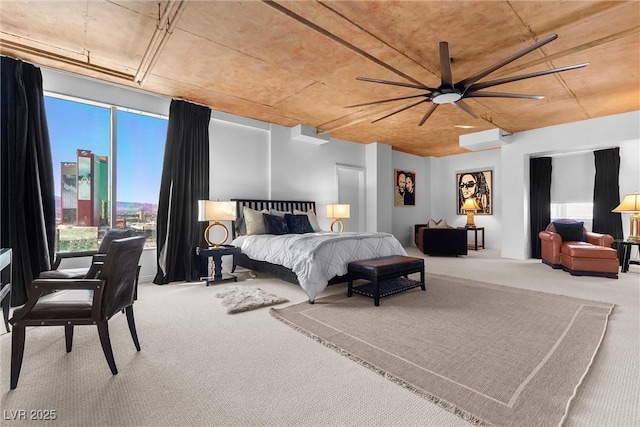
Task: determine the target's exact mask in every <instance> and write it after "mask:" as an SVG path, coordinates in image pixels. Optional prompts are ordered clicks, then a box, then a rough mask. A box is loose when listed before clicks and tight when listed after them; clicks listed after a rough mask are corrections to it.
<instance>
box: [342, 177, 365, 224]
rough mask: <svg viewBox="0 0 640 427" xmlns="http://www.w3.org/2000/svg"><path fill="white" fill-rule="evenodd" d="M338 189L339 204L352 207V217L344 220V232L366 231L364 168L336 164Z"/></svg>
mask: <svg viewBox="0 0 640 427" xmlns="http://www.w3.org/2000/svg"><path fill="white" fill-rule="evenodd" d="M336 187H337V188H336V194H337V199H338V203H341V204H349V205H350V207H351V214H350V217H349V218H344V219H342V222H343V223H344V231H365V230H366V215H365V212H366V211H365V176H364V168H362V167H359V166H350V165H341V164H336Z"/></svg>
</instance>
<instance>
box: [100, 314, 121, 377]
mask: <svg viewBox="0 0 640 427" xmlns="http://www.w3.org/2000/svg"><path fill="white" fill-rule="evenodd" d="M97 326H98V335H100V344H102V351H103V352H104V357H106V359H107V363H108V364H109V368H110V369H111V373H112V374H113V375H117V374H118V369H117V368H116V361H115V360H114V358H113V350H112V349H111V339H110V338H109V326H108V325H107V321H106V320H104V321H101V322H98V325H97Z"/></svg>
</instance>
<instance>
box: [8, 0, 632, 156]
mask: <svg viewBox="0 0 640 427" xmlns="http://www.w3.org/2000/svg"><path fill="white" fill-rule="evenodd" d="M639 6H640V2H637V1H628V2H620V1H612V2H603V1H584V2H583V1H486V2H483V1H468V2H467V1H453V2H452V1H399V2H396V1H314V2H312V1H304V2H302V1H300V2H297V1H291V2H286V1H278V2H260V1H248V2H239V1H175V2H173V3H171V2H167V1H163V2H160V3H158V2H150V1H119V0H115V1H104V0H86V1H56V0H49V1H3V2H0V16H1V18H0V53H1V54H3V55H7V56H11V57H15V58H20V59H23V60H25V61H29V62H32V63H34V64H37V65H42V66H47V67H50V68H54V69H59V70H66V71H70V72H73V73H77V74H81V75H86V76H90V77H94V78H98V79H101V80H104V81H109V82H115V83H118V84H122V85H125V86H129V87H134V88H141V89H143V90H146V91H150V92H154V93H158V94H162V95H166V96H169V97H175V98H181V99H186V100H190V101H193V102H196V103H200V104H204V105H207V106H210V107H211V108H213V109H216V110H220V111H225V112H229V113H233V114H237V115H241V116H245V117H251V118H254V119H258V120H263V121H267V122H272V123H276V124H279V125H283V126H289V127H290V126H295V125H297V124H299V123H303V124H306V125H310V126H314V127H316V128H318V129H320V130H321V131H325V132H329V133H330V134H331V136H333V137H337V138H341V139H345V140H349V141H354V142H359V143H371V142H382V143H386V144H389V145H391V146H393V148H394V149H395V150H400V151H404V152H407V153H413V154H416V155H420V156H445V155H450V154H456V153H463V152H465V151H466V150H464V149H462V148H460V147H459V146H458V136H459V135H461V134H464V133H470V132H477V131H481V130H486V129H491V128H494V127H500V128H502V129H505V130H506V131H507V132H511V133H513V132H520V131H524V130H528V129H533V128H540V127H545V126H552V125H557V124H562V123H567V122H572V121H577V120H585V119H590V118H595V117H600V116H605V115H610V114H617V113H623V112H628V111H635V110H639V109H640V105H639V104H640V78H639V75H640V73H639V68H640V36H639V32H638V29H639V27H640V22H639V21H640V10H639ZM167 7H169V11H168V13H167V16H168V23H167V24H165V25H163V21H162V20H161V17H162V15H163V12H164V11H165V9H166V8H167ZM176 14H177V16H175V15H176ZM158 26H160V27H162V30H161V31H158V37H157V38H156V40H157V41H156V43H155V45H156V47H157V45H158V44H160V41H161V40H162V39H163V37H165V38H166V40H165V43H164V45H163V46H162V48H161V49H160V50H159V53H158V55H157V58H156V59H155V60H153V61H146V62H147V63H149V62H151V64H150V66H149V67H143V68H142V70H140V72H139V69H140V66H141V62H142V60H143V57H144V55H145V52H146V50H147V47H148V46H149V45H150V43H151V41H152V39H153V38H154V32H155V30H156V28H157V27H158ZM551 33H556V34H558V39H557V40H556V41H553V42H551V43H549V44H547V45H545V46H543V47H541V48H540V49H537V50H535V51H533V52H531V53H529V54H527V55H525V56H524V57H522V58H520V59H518V60H516V61H515V62H512V63H511V64H509V65H507V66H505V67H504V68H501V69H499V70H498V71H496V72H494V73H492V74H490V75H489V76H487V77H485V78H484V80H493V79H495V78H500V77H506V76H512V75H517V74H524V73H531V72H536V71H541V70H545V69H551V68H554V67H561V66H566V65H572V64H578V63H582V62H589V63H590V64H589V66H588V67H586V68H582V69H578V70H571V71H567V72H564V73H561V74H553V75H547V76H542V77H536V78H533V79H527V80H521V81H518V82H512V83H508V84H505V85H501V86H498V87H495V88H491V90H493V91H497V92H513V93H524V94H534V95H544V97H545V98H544V99H543V100H522V99H506V98H470V99H466V100H465V102H466V103H467V104H468V105H469V106H470V107H471V108H472V109H473V110H474V111H475V112H476V113H477V114H478V115H479V116H480V117H479V118H473V117H472V116H470V115H468V114H467V113H465V112H464V111H462V110H460V109H458V108H456V107H455V106H454V105H451V104H445V105H440V106H439V107H438V109H437V110H436V111H435V112H434V114H433V115H432V116H431V117H430V118H429V119H428V120H427V121H426V123H425V124H424V125H423V126H418V123H419V122H420V119H421V118H422V117H423V115H424V113H425V112H426V110H427V109H428V108H429V106H430V105H431V103H422V104H420V105H419V106H416V107H414V108H411V109H408V110H406V111H404V112H401V113H398V114H395V115H393V116H391V117H389V118H386V119H384V120H381V121H379V122H376V123H371V121H372V120H374V119H376V118H379V117H381V116H383V115H385V114H387V113H389V112H392V111H394V110H395V109H398V108H400V107H402V106H404V105H407V104H408V103H411V102H415V101H414V100H400V101H396V102H392V103H385V104H378V105H372V106H365V107H357V108H345V107H346V106H348V105H353V104H360V103H366V102H370V101H376V100H380V99H385V98H394V97H402V96H409V95H414V94H417V93H420V92H419V91H417V90H416V89H412V88H406V87H400V86H391V85H383V84H376V83H370V82H364V81H359V80H356V77H358V76H364V77H371V78H376V79H384V80H393V81H401V82H408V80H406V79H405V78H403V77H402V76H403V75H404V76H409V77H410V78H411V79H414V80H418V81H420V82H422V83H423V84H425V85H427V86H431V87H437V86H439V85H440V66H439V53H438V43H439V42H440V41H443V40H444V41H447V42H448V43H449V48H450V54H451V57H452V72H453V80H454V81H458V80H461V79H463V78H466V77H468V76H469V75H472V74H474V73H476V72H478V71H480V70H482V69H484V68H485V67H488V66H490V65H492V64H493V63H495V62H497V61H499V60H501V59H503V58H505V57H507V56H509V55H511V54H513V53H515V52H517V51H519V50H521V49H523V48H525V47H527V46H529V45H531V44H533V43H535V42H536V41H538V40H540V39H542V38H543V37H545V36H547V35H549V34H551ZM153 51H154V49H152V55H151V56H153ZM146 68H149V70H148V72H146V76H145V77H144V79H143V81H142V82H135V81H134V77H135V76H136V74H141V75H144V74H145V73H144V72H145V70H146Z"/></svg>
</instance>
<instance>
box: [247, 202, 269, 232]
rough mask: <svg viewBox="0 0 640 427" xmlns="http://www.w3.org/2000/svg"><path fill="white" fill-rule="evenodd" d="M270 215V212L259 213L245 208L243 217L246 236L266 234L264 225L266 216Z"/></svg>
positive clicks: (264, 210)
mask: <svg viewBox="0 0 640 427" xmlns="http://www.w3.org/2000/svg"><path fill="white" fill-rule="evenodd" d="M268 213H269V211H268V210H266V209H263V210H262V211H257V210H255V209H251V208H248V207H246V206H245V207H244V209H243V216H244V226H245V227H246V234H266V233H267V229H266V227H265V224H264V215H265V214H268Z"/></svg>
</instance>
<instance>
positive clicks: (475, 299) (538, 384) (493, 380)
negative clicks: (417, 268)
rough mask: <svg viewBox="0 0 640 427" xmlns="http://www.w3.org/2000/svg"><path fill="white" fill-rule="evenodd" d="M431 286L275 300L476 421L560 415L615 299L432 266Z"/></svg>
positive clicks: (333, 342)
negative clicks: (451, 273)
mask: <svg viewBox="0 0 640 427" xmlns="http://www.w3.org/2000/svg"><path fill="white" fill-rule="evenodd" d="M425 282H426V283H427V292H423V291H420V290H419V289H413V290H410V291H405V292H403V293H399V294H395V295H392V296H389V297H386V298H384V299H382V301H381V305H380V307H375V306H374V305H373V302H372V299H370V298H365V297H361V296H354V297H352V298H347V297H346V296H345V295H344V294H337V295H332V296H329V297H326V298H322V299H319V300H316V303H315V304H314V305H310V304H307V303H302V304H297V305H293V306H289V307H284V308H279V309H275V308H274V309H271V312H272V314H274V316H275V317H276V318H278V319H280V320H283V321H284V322H285V323H287V324H289V325H290V326H293V327H294V328H296V329H297V330H299V331H301V332H303V333H306V334H308V335H310V336H311V337H313V338H314V339H316V340H317V341H319V342H321V343H323V344H325V345H327V346H329V347H331V348H333V349H335V350H337V351H338V352H340V353H342V354H344V355H346V356H347V357H349V358H351V359H354V360H356V361H358V362H359V363H361V364H363V365H364V366H366V367H368V368H370V369H372V370H374V371H376V372H378V373H379V374H381V375H383V376H384V377H386V378H389V379H391V380H392V381H394V382H396V383H398V384H400V385H402V386H403V387H405V388H408V389H410V390H412V391H414V392H415V393H417V394H419V395H421V396H423V397H425V398H427V399H428V400H430V401H432V402H435V403H436V404H438V405H440V406H442V407H444V408H445V409H447V410H450V411H451V412H453V413H455V414H457V415H459V416H461V417H462V418H464V419H465V420H468V421H470V422H472V423H474V424H480V425H485V424H490V425H523V426H525V425H526V426H533V425H558V424H561V423H562V420H563V418H564V416H565V414H566V412H567V409H568V404H569V402H570V400H571V399H572V397H573V395H574V393H575V390H576V389H577V387H578V386H579V384H580V383H581V382H582V379H583V377H584V376H585V375H586V374H587V372H588V370H589V368H590V366H591V363H592V360H593V358H594V357H595V354H596V352H597V351H598V349H599V347H600V343H601V341H602V338H603V336H604V332H605V330H606V325H607V321H608V318H609V314H610V313H611V310H612V309H613V305H612V304H605V303H598V302H592V301H587V300H583V299H576V298H570V297H564V296H559V295H552V294H545V293H541V292H532V291H526V290H520V289H514V288H510V287H504V286H497V285H492V284H487V283H481V282H476V281H470V280H464V279H456V278H451V277H446V276H438V275H427V277H426V279H425Z"/></svg>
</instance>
